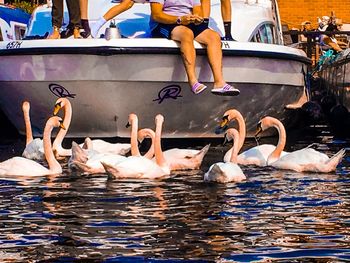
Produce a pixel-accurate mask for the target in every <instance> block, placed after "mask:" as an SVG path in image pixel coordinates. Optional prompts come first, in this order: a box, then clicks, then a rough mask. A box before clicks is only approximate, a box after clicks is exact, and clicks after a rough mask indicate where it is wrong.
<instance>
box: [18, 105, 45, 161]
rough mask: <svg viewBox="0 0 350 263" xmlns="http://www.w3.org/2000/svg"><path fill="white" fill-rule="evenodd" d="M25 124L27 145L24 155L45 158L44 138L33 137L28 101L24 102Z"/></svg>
mask: <svg viewBox="0 0 350 263" xmlns="http://www.w3.org/2000/svg"><path fill="white" fill-rule="evenodd" d="M22 110H23V117H24V124H25V128H26V147H25V149H24V151H23V153H22V156H23V157H25V158H27V159H31V160H37V161H41V160H44V158H45V155H44V145H43V140H42V139H40V138H35V139H33V133H32V127H31V123H30V115H29V112H30V104H29V102H28V101H24V102H23V103H22Z"/></svg>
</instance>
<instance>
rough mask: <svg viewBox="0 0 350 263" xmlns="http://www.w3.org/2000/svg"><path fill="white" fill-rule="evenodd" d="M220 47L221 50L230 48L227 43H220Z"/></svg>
mask: <svg viewBox="0 0 350 263" xmlns="http://www.w3.org/2000/svg"><path fill="white" fill-rule="evenodd" d="M221 47H222V48H230V44H229V43H228V42H225V41H223V42H221Z"/></svg>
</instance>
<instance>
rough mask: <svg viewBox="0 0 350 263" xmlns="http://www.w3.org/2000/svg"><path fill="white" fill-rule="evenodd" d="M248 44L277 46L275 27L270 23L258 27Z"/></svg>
mask: <svg viewBox="0 0 350 263" xmlns="http://www.w3.org/2000/svg"><path fill="white" fill-rule="evenodd" d="M250 42H259V43H267V44H278V43H277V37H276V30H275V26H274V25H273V24H270V23H269V24H262V25H260V26H259V27H258V29H257V30H256V31H255V33H254V34H253V36H252V38H251V40H250Z"/></svg>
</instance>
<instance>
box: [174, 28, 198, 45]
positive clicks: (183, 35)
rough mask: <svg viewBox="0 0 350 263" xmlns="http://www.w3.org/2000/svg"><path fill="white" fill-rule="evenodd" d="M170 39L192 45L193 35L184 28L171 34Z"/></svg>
mask: <svg viewBox="0 0 350 263" xmlns="http://www.w3.org/2000/svg"><path fill="white" fill-rule="evenodd" d="M172 39H174V40H177V41H180V42H181V43H191V42H192V43H193V40H194V35H193V32H192V31H191V30H190V29H188V28H186V27H185V28H181V29H179V30H176V32H173V34H172Z"/></svg>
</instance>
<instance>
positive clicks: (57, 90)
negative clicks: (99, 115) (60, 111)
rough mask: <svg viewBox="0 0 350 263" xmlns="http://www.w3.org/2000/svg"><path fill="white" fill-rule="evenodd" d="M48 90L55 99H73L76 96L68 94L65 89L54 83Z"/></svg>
mask: <svg viewBox="0 0 350 263" xmlns="http://www.w3.org/2000/svg"><path fill="white" fill-rule="evenodd" d="M49 90H50V91H51V92H52V93H53V94H54V95H55V96H57V97H59V98H67V97H68V98H72V99H74V97H75V96H76V94H72V93H70V92H69V91H68V90H67V89H66V88H65V87H63V86H61V85H58V84H55V83H51V84H50V85H49Z"/></svg>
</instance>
